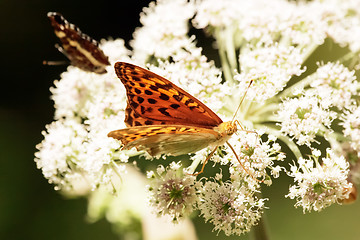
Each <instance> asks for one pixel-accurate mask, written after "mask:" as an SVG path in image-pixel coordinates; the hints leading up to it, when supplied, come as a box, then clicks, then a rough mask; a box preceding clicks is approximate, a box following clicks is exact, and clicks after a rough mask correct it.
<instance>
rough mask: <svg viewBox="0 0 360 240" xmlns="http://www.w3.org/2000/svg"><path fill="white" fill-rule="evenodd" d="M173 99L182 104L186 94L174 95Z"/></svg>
mask: <svg viewBox="0 0 360 240" xmlns="http://www.w3.org/2000/svg"><path fill="white" fill-rule="evenodd" d="M173 98H175V100H176V101H178V102H180V101H181V100H182V99H183V98H184V94H182V93H180V92H179V93H178V95H173Z"/></svg>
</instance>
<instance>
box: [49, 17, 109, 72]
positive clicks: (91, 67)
mask: <svg viewBox="0 0 360 240" xmlns="http://www.w3.org/2000/svg"><path fill="white" fill-rule="evenodd" d="M48 18H49V19H50V22H51V25H52V26H53V28H54V32H55V35H56V36H57V37H58V38H59V39H60V41H61V44H62V47H63V48H61V47H59V48H58V49H59V51H60V52H62V53H64V54H65V55H66V57H67V58H68V59H69V60H70V62H71V64H72V65H74V66H76V67H78V68H80V69H82V70H84V71H89V72H95V73H106V70H105V68H106V66H108V65H110V62H109V60H108V57H107V56H106V55H105V54H104V52H103V51H102V50H101V49H100V48H99V44H98V42H97V41H95V40H94V39H92V38H91V37H89V36H88V35H86V34H84V33H82V32H81V31H80V29H79V28H77V27H76V26H75V25H74V24H71V23H69V22H68V21H67V20H66V19H65V18H64V17H63V16H62V15H61V14H60V13H56V12H49V13H48Z"/></svg>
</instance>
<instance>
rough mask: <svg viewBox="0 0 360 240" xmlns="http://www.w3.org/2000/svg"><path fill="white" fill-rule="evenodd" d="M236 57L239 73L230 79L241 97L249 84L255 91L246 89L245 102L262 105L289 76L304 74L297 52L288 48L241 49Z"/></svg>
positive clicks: (279, 88)
mask: <svg viewBox="0 0 360 240" xmlns="http://www.w3.org/2000/svg"><path fill="white" fill-rule="evenodd" d="M243 51H244V54H242V55H240V60H239V62H240V66H241V73H240V74H237V75H235V76H234V79H235V80H237V81H238V85H237V87H238V88H239V91H240V92H242V94H244V93H245V90H246V89H247V86H248V85H249V82H250V80H253V81H254V82H255V83H254V85H255V87H252V88H250V89H249V91H248V93H247V98H248V99H252V100H253V101H258V102H264V101H265V100H267V99H269V98H271V97H274V96H275V95H276V94H277V93H278V92H280V91H281V90H283V88H284V87H285V86H286V84H287V82H288V81H289V80H290V78H291V77H292V76H293V75H297V76H299V75H301V74H302V73H303V72H304V69H302V67H301V64H302V63H303V57H302V55H301V53H300V50H299V49H297V48H294V47H292V46H290V47H285V46H282V45H278V44H275V45H272V46H267V47H258V48H255V49H244V50H243Z"/></svg>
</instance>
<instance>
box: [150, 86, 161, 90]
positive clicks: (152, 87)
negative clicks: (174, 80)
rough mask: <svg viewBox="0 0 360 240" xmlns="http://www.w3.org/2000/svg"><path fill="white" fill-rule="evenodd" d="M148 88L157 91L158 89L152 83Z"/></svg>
mask: <svg viewBox="0 0 360 240" xmlns="http://www.w3.org/2000/svg"><path fill="white" fill-rule="evenodd" d="M150 89H151V90H153V91H158V90H159V88H158V87H156V86H154V85H151V86H150Z"/></svg>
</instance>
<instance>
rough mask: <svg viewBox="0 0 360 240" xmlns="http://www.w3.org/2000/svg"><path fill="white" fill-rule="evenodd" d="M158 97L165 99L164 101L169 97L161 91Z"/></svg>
mask: <svg viewBox="0 0 360 240" xmlns="http://www.w3.org/2000/svg"><path fill="white" fill-rule="evenodd" d="M159 98H160V99H162V100H165V101H167V100H169V99H170V97H169V96H168V95H166V94H163V93H161V94H160V96H159Z"/></svg>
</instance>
